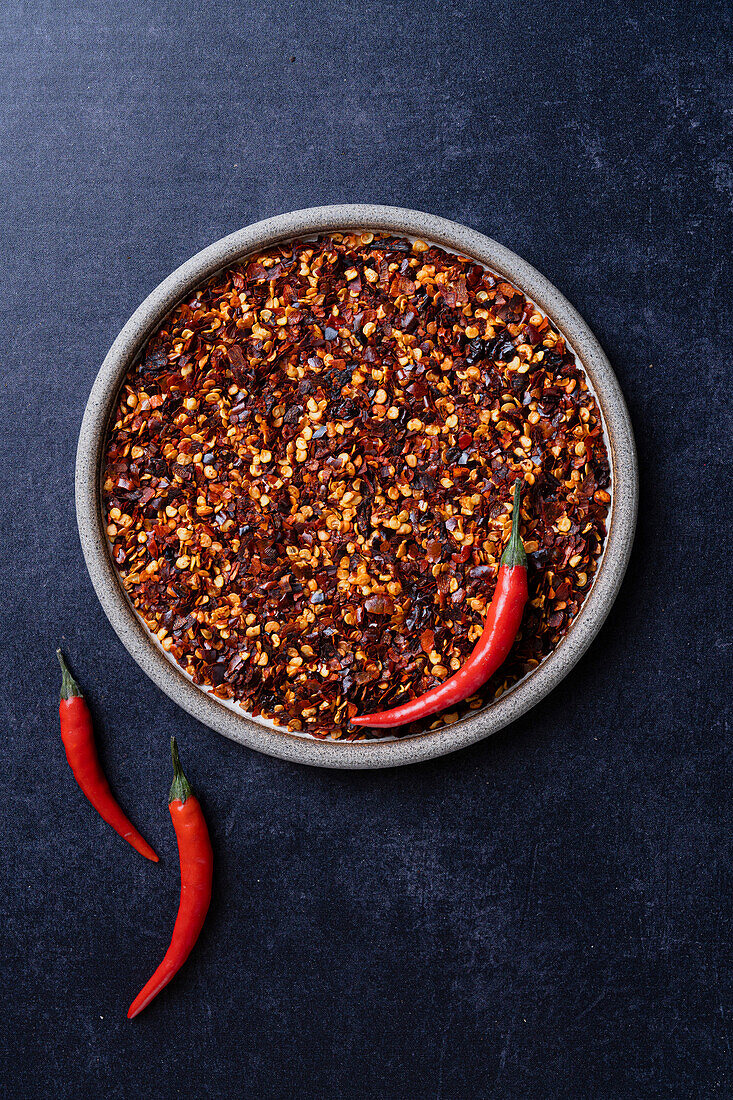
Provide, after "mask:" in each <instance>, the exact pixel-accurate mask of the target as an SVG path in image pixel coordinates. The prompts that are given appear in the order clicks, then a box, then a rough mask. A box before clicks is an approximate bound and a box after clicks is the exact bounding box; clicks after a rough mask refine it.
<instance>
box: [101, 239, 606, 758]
mask: <svg viewBox="0 0 733 1100" xmlns="http://www.w3.org/2000/svg"><path fill="white" fill-rule="evenodd" d="M104 476H105V480H104V502H105V507H106V519H107V533H108V536H109V540H110V544H111V549H112V555H113V558H114V561H115V562H116V565H117V568H118V570H119V573H120V576H121V578H122V581H123V584H124V586H125V588H126V590H127V592H128V594H129V596H130V597H131V599H132V601H133V603H134V605H135V607H136V608H137V610H138V612H139V613H140V615H141V616H142V618H143V619H144V621H145V622H146V624H147V626H148V628H149V629H150V630H151V631H152V632H153V633H154V634H155V635H156V636H157V638H158V639H159V640H160V642H161V643H162V645H163V647H164V648H165V649H166V650H167V651H168V652H169V653H170V654H172V655H173V656H174V657H175V658H176V660H177V661H178V662H179V663H180V664H181V665H182V666H183V668H184V669H186V671H187V672H188V673H190V674H191V676H192V677H193V679H194V680H195V681H196V683H198V684H201V685H205V686H208V687H210V688H211V689H212V690H213V692H214V694H215V695H217V696H219V697H221V698H226V699H233V700H235V701H236V702H238V703H239V704H241V705H242V707H244V708H245V709H246V710H248V711H250V712H251V713H253V714H255V715H258V714H262V715H264V716H265V717H268V718H272V719H274V721H276V722H277V723H279V724H281V725H284V726H287V728H288V729H289V730H303V731H305V732H308V733H311V734H313V735H315V736H316V737H321V738H323V737H333V738H341V737H344V738H348V739H358V738H361V737H363V736H365V735H366V736H369V734H368V732H367V733H366V734H365V731H363V730H361V729H359V730H357V728H356V727H353V726H350V724H349V719H350V717H351V716H353V715H355V714H356V713H365V712H369V711H376V710H380V709H384V708H385V707H388V706H392V705H395V704H396V703H398V702H404V701H405V700H407V699H409V698H412V697H413V696H415V695H419V694H422V693H423V692H425V691H427V690H428V689H429V688H431V687H434V686H435V685H436V684H437V683H439V682H440V681H442V680H444V679H445V678H446V677H448V676H450V675H451V674H452V673H453V672H455V671H456V669H458V668H459V667H460V665H461V664H462V663H463V661H464V660H465V658H466V657H467V656H468V654H469V653H470V652H471V649H472V648H473V646H474V644H475V642H476V641H477V639H478V638H479V636H480V634H481V629H482V623H483V617H484V614H485V611H486V608H487V606H488V604H489V602H490V601H491V597H492V594H493V590H494V586H495V581H496V575H497V570H498V562H499V558H500V556H501V552H502V550H503V549H504V546H505V545H506V540H507V536H508V533H509V529H510V525H511V503H510V496H511V488H512V484H513V481H514V479H515V478H516V477H517V476H520V477H522V478H523V479H524V483H525V485H524V500H523V505H522V528H521V530H522V536H523V539H524V543H525V546H526V549H527V552H528V554H529V591H530V602H529V604H528V605H527V608H526V611H525V616H524V620H523V625H522V628H521V631H520V634H519V636H518V638H517V642H516V643H515V646H514V649H513V650H512V653H511V654H510V656H509V658H508V660H507V662H506V664H505V665H504V666H503V667H502V668H501V669H500V670H499V672H498V673H497V675H496V676H494V677H493V679H492V680H491V681H489V683H488V684H487V685H486V686H485V688H484V690H483V692H482V693H481V695H477V696H473V697H472V698H471V699H470V700H467V701H466V703H464V704H463V705H462V707H461V708H459V709H458V710H456V711H454V712H453V713H451V714H447V715H443V716H438V717H437V718H433V719H430V720H427V721H426V723H425V727H426V728H428V727H429V728H433V727H435V726H438V725H441V724H443V723H445V722H448V723H450V722H454V721H456V720H457V719H458V718H459V717H461V716H462V715H463V714H464V713H466V712H468V711H469V710H471V709H478V708H479V707H481V706H483V705H484V703H485V702H487V701H489V700H491V699H492V698H493V697H495V696H496V695H498V694H500V693H501V692H502V691H503V690H505V689H506V688H507V686H509V685H510V684H512V683H513V682H515V681H516V680H517V679H518V678H519V677H521V676H523V675H524V674H525V673H526V672H527V671H529V670H530V669H531V668H533V667H534V666H535V665H536V664H538V663H539V661H540V660H541V659H542V658H543V657H544V656H545V655H546V654H548V653H549V652H550V651H551V650H552V649H553V647H554V646H555V645H556V644H557V642H558V641H559V640H560V638H561V637H562V636H563V634H564V633H565V632H566V631H567V628H568V625H569V623H570V622H571V620H572V619H573V616H574V615H576V614H577V612H578V609H579V607H580V605H581V604H582V602H583V599H584V597H585V595H586V593H587V592H588V589H589V587H590V584H591V579H592V577H593V574H594V572H595V570H596V567H597V563H598V558H599V556H600V554H601V551H602V547H603V542H604V539H605V532H606V526H605V525H606V516H607V512H608V505H609V502H610V494H609V491H608V489H609V464H608V456H607V453H606V449H605V445H604V442H603V437H602V428H601V419H600V415H599V411H598V407H597V405H596V402H595V400H594V398H593V396H592V394H591V393H590V392H589V390H588V387H587V384H586V380H585V376H584V374H583V371H582V369H581V368H580V366H579V365H578V364H577V362H576V361H575V358H574V356H573V355H572V353H570V352H569V351H568V350H567V349H566V346H565V342H564V340H563V337H562V336H561V335H560V334H559V333H558V331H557V330H556V329H555V328H554V327H553V325H552V324H551V323H550V322H549V321H548V320H547V319H546V318H545V317H543V316H542V315H541V314H540V313H539V312H538V311H537V310H536V308H535V306H534V305H533V304H532V303H531V302H529V301H527V300H526V298H525V297H524V295H523V294H522V293H521V292H520V291H518V290H517V289H516V288H515V287H513V286H512V285H510V284H509V283H507V282H506V281H504V280H503V279H501V278H500V277H498V276H495V275H492V274H491V273H490V272H488V271H486V270H485V269H484V268H482V267H480V266H478V265H477V264H476V263H475V262H473V261H472V260H470V259H465V258H462V257H458V256H454V255H452V254H450V253H448V252H445V251H444V250H442V249H440V248H437V247H432V246H428V245H427V244H425V243H424V242H422V241H415V242H410V241H407V240H402V239H396V238H393V237H380V236H376V235H373V234H371V233H364V234H361V235H359V234H356V235H341V234H333V235H332V236H328V237H322V238H320V239H318V240H317V241H306V240H299V241H295V242H294V243H288V244H283V245H281V246H278V247H276V248H272V249H270V250H268V251H267V252H263V253H261V254H259V255H256V256H254V257H250V258H249V259H246V260H244V261H242V263H241V264H240V265H238V266H236V267H233V268H231V269H229V270H228V271H225V272H224V273H222V274H220V275H217V276H215V277H214V278H212V279H211V280H210V281H209V282H207V283H206V284H205V285H204V286H202V287H201V288H200V289H199V290H197V291H196V292H195V293H192V294H191V295H190V296H189V297H188V298H187V299H186V300H185V301H184V302H183V303H182V304H181V305H179V306H177V307H176V309H174V310H173V312H172V313H171V314H170V316H169V317H168V318H167V320H166V321H165V323H164V324H163V326H162V327H161V328H160V330H159V331H158V332H157V333H156V334H155V335H154V336H153V337H152V338H151V339H150V341H149V343H148V345H147V348H146V350H145V353H144V355H143V357H142V359H141V360H140V362H139V363H138V364H137V366H136V367H134V368H133V369H132V370H131V371H130V373H129V375H128V377H127V379H126V381H125V384H124V387H123V389H122V392H121V395H120V400H119V404H118V408H117V412H116V416H115V422H114V425H113V428H112V430H111V432H110V435H109V439H108V442H107V447H106V462H105V475H104ZM420 728H421V727H420V725H419V724H416V725H414V726H411V727H406V728H404V729H403V730H401V731H398V732H400V733H407V732H410V733H414V732H417V731H418V730H419V729H420Z"/></svg>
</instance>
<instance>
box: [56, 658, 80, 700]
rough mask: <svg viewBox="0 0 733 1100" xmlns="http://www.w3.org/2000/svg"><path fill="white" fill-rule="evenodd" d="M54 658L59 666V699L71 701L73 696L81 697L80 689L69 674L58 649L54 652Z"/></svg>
mask: <svg viewBox="0 0 733 1100" xmlns="http://www.w3.org/2000/svg"><path fill="white" fill-rule="evenodd" d="M56 656H57V657H58V659H59V664H60V665H61V698H62V699H73V698H74V697H75V696H77V695H81V688H80V687H79V685H78V684H77V682H76V680H75V679H74V677H73V676H72V675H71V673H70V672H69V669H68V666H67V664H66V661H65V660H64V655H63V653H62V652H61V650H60V649H57V650H56Z"/></svg>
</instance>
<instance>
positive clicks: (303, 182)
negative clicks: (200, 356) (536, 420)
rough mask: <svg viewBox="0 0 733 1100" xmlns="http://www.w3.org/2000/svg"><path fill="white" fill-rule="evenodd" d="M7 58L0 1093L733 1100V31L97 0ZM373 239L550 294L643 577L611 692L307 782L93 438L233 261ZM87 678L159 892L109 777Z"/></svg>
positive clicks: (589, 664)
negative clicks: (94, 452)
mask: <svg viewBox="0 0 733 1100" xmlns="http://www.w3.org/2000/svg"><path fill="white" fill-rule="evenodd" d="M0 22H1V24H2V41H1V42H0V50H1V56H0V93H1V98H2V115H3V125H2V135H1V138H0V140H1V141H2V189H1V190H0V234H1V239H2V245H1V255H0V259H1V261H2V263H1V266H0V272H1V275H2V285H1V287H0V309H1V310H2V330H3V336H4V348H3V352H2V362H1V366H0V370H1V375H0V376H1V377H2V401H1V403H0V416H1V417H2V421H1V423H0V448H1V451H0V468H1V469H2V472H3V478H2V481H3V490H2V492H3V500H2V506H1V509H0V515H1V517H2V551H1V553H2V562H1V568H0V585H1V586H2V600H3V604H2V606H3V643H2V648H3V668H4V673H5V675H4V689H3V702H2V707H3V726H2V728H3V737H2V746H3V751H2V765H1V768H0V774H1V775H2V780H1V788H2V796H1V801H2V842H3V857H2V860H3V870H4V872H5V873H6V874H5V876H4V878H5V885H4V888H3V891H2V895H1V897H0V933H1V934H2V938H3V943H4V951H3V970H4V990H5V996H4V1004H3V1009H2V1012H1V1013H0V1034H1V1036H2V1064H1V1067H0V1082H1V1087H2V1095H3V1096H7V1097H18V1096H22V1097H26V1096H27V1097H46V1096H54V1097H59V1098H73V1100H76V1098H78V1097H92V1098H97V1097H101V1096H105V1097H114V1098H117V1097H124V1098H138V1097H147V1096H153V1095H155V1096H158V1097H164V1098H168V1097H178V1096H195V1097H200V1096H208V1097H229V1096H232V1097H234V1096H247V1097H253V1098H256V1100H259V1098H266V1100H269V1098H283V1100H285V1098H288V1100H289V1098H291V1097H327V1098H341V1097H344V1098H346V1097H348V1098H351V1097H368V1098H371V1097H375V1098H376V1097H380V1098H382V1097H383V1098H388V1100H392V1098H397V1100H399V1098H403V1097H404V1098H413V1097H420V1098H425V1100H432V1098H435V1100H438V1098H457V1100H465V1098H474V1097H477V1098H478V1097H480V1098H483V1097H502V1098H503V1097H511V1098H514V1097H516V1098H530V1097H531V1098H533V1100H534V1098H545V1097H580V1098H583V1100H585V1098H594V1097H604V1098H605V1097H610V1098H626V1097H628V1098H634V1100H636V1098H640V1097H644V1098H646V1097H691V1096H695V1097H698V1096H699V1097H703V1096H704V1097H709V1096H728V1095H731V1079H730V1076H729V1071H730V1063H729V1058H730V1046H729V1037H730V1016H729V1010H730V1004H731V1001H730V993H731V987H730V956H729V954H728V951H727V948H728V945H729V942H730V931H731V906H730V898H731V883H730V876H729V869H730V864H731V855H732V854H733V853H732V852H731V845H730V814H729V811H728V805H727V794H728V785H729V781H730V750H729V747H727V746H726V743H725V737H726V713H727V704H728V684H729V680H728V677H729V674H730V666H729V663H728V654H729V646H730V630H729V626H730V619H729V617H728V615H727V603H726V600H729V599H730V586H729V584H728V583H727V582H728V580H729V577H730V571H729V569H728V564H727V563H728V557H729V553H730V551H729V535H728V534H726V532H725V520H726V517H727V516H728V514H729V510H730V506H731V493H730V489H729V481H730V452H731V447H730V429H731V418H730V411H729V410H730V405H731V382H730V376H731V338H732V336H733V333H732V331H731V329H732V327H733V326H732V324H731V317H732V315H733V311H732V309H731V302H730V297H729V293H728V292H729V289H730V268H729V256H730V248H731V209H732V206H733V166H732V165H731V160H730V157H729V155H728V154H729V152H730V122H731V118H732V117H733V115H732V114H731V112H732V110H733V94H732V92H733V88H732V81H731V66H730V44H731V36H730V31H731V28H730V9H729V7H728V5H727V4H724V3H716V2H710V0H708V2H705V3H697V4H687V3H682V2H679V3H663V2H660V3H648V4H642V3H638V2H633V0H632V2H631V3H628V2H619V0H605V2H604V3H600V2H599V3H597V4H594V3H588V4H577V3H563V4H559V3H552V2H547V0H546V2H545V3H542V4H540V5H536V4H532V3H527V2H525V0H508V2H505V3H502V4H482V3H460V2H456V0H448V2H447V3H444V4H440V3H433V2H431V3H424V2H423V0H414V2H411V3H403V2H400V0H387V2H384V0H382V2H379V3H372V4H366V3H364V0H336V2H333V3H330V4H326V3H319V2H316V3H311V2H308V0H284V2H283V3H280V4H275V3H274V2H272V3H266V2H264V0H257V2H254V3H237V2H236V0H229V2H223V0H218V2H211V3H208V2H205V0H200V2H198V3H193V2H183V3H171V2H168V3H161V2H156V3H151V4H146V3H143V2H142V0H138V2H129V0H122V2H120V0H114V2H112V0H106V2H102V3H96V4H80V3H78V2H73V0H65V2H64V0H55V2H47V3H43V2H37V3H20V2H18V3H6V4H4V5H3V6H2V14H1V15H0ZM339 201H377V202H386V203H391V204H394V205H397V206H409V207H417V208H421V209H423V210H427V211H431V212H433V213H436V214H442V215H445V216H447V217H449V218H454V219H456V220H458V221H461V222H465V223H466V224H468V225H471V226H473V227H475V228H476V229H479V230H482V231H484V232H486V233H488V234H490V235H491V236H494V237H496V238H497V239H498V240H500V241H502V242H503V243H504V244H506V245H508V246H509V247H510V248H512V249H514V250H515V251H517V252H518V253H520V254H521V255H522V256H524V257H525V258H526V259H527V260H529V261H530V262H531V263H533V264H535V265H536V266H537V267H538V268H539V269H540V270H541V271H542V272H544V273H545V274H546V275H547V276H548V277H549V278H550V279H551V280H552V281H553V282H554V283H555V284H556V285H557V286H558V287H560V288H561V290H562V291H563V292H564V293H565V294H566V295H567V296H568V297H569V298H570V299H571V301H573V302H574V304H575V305H576V306H577V307H578V308H579V310H580V311H581V313H582V314H583V315H584V316H585V318H586V319H587V320H588V322H589V323H590V325H591V327H592V328H594V329H595V331H596V333H597V334H598V336H599V338H600V340H601V342H602V343H603V345H604V346H605V348H606V349H607V351H608V353H609V355H610V356H611V359H612V361H613V363H614V365H615V368H616V371H617V373H618V377H619V379H620V382H621V385H622V387H623V390H624V392H625V394H626V396H627V399H628V402H629V406H630V410H631V414H632V417H633V420H634V424H635V429H636V433H637V440H638V445H639V458H640V468H641V478H642V501H641V518H640V524H639V531H638V537H637V543H636V549H635V553H634V557H633V559H632V564H631V567H630V570H629V573H628V575H627V579H626V582H625V584H624V587H623V590H622V592H621V595H620V597H619V599H618V601H617V603H616V606H615V608H614V610H613V612H612V614H611V616H610V618H609V620H608V622H607V625H606V626H605V628H604V629H603V631H602V633H601V635H600V637H599V638H598V640H597V641H596V642H595V644H594V645H593V647H592V648H591V650H590V652H589V653H588V655H587V656H586V657H585V659H584V660H583V662H582V663H581V664H580V666H579V667H578V668H576V669H575V671H574V672H573V673H572V674H571V675H570V676H569V677H568V678H567V679H566V680H565V681H564V683H563V684H562V685H561V686H560V687H559V688H558V689H557V690H556V691H555V692H554V693H553V694H552V695H551V696H550V697H549V698H548V699H546V700H545V701H544V702H543V703H542V704H541V705H540V706H538V707H537V708H536V709H535V710H534V711H532V712H531V714H529V715H528V716H526V717H525V718H524V719H523V720H522V721H520V722H518V723H516V724H515V725H514V726H513V727H512V728H511V729H509V730H506V731H504V732H503V733H502V734H500V735H499V736H497V737H495V738H494V739H493V740H491V741H490V742H486V743H484V744H481V745H478V746H476V747H475V748H473V749H471V750H469V751H466V752H463V753H460V754H457V755H455V756H452V757H449V758H447V759H444V760H439V761H436V762H435V763H431V764H427V765H422V766H419V767H413V768H406V769H404V770H400V771H396V772H381V773H363V774H349V773H341V774H339V773H336V772H327V771H318V770H314V769H308V768H304V767H296V766H292V765H289V764H286V763H283V762H281V761H278V760H273V759H269V758H266V757H264V756H259V755H256V754H254V753H252V752H249V751H246V750H245V749H242V748H240V747H238V746H237V745H235V744H232V743H230V742H227V741H225V740H224V739H223V738H220V737H218V736H217V735H216V734H214V733H212V732H211V731H209V730H207V729H205V728H203V727H202V726H199V725H197V724H196V722H194V721H193V720H192V719H191V718H189V717H188V716H187V715H185V714H183V713H182V712H181V711H179V710H177V709H176V707H175V706H174V705H173V703H171V702H170V701H169V700H168V699H167V698H164V697H163V696H162V695H161V694H160V692H158V691H157V689H156V688H154V687H153V685H152V684H151V683H150V682H149V681H148V680H147V679H146V678H145V676H144V675H143V674H142V672H141V671H140V670H139V669H138V667H137V666H136V665H135V664H134V663H133V661H132V660H131V659H130V658H129V657H128V655H127V653H126V652H125V650H124V649H123V648H122V646H121V645H120V643H119V642H118V640H117V638H116V637H115V635H114V634H113V632H112V630H111V628H110V626H109V625H108V623H107V621H106V619H105V617H104V615H103V613H102V611H101V609H100V607H99V605H98V603H97V600H96V598H95V596H94V592H93V591H92V587H91V584H90V582H89V580H88V578H87V574H86V571H85V569H84V565H83V561H82V557H81V552H80V549H79V544H78V540H77V534H76V529H75V523H74V509H73V500H72V473H73V461H74V453H75V446H76V436H77V431H78V427H79V423H80V420H81V415H82V410H83V408H84V404H85V401H86V398H87V394H88V392H89V389H90V386H91V384H92V380H93V378H94V376H95V374H96V371H97V369H98V367H99V364H100V362H101V360H102V358H103V356H104V354H105V352H106V350H107V348H108V346H109V345H110V343H111V342H112V340H113V338H114V336H115V335H116V333H117V332H118V331H119V329H120V327H121V326H122V324H123V323H124V321H125V320H126V319H127V317H128V316H129V314H130V313H131V312H132V310H133V309H134V308H135V307H136V306H137V305H138V304H139V302H140V301H141V300H142V299H143V297H144V296H145V295H146V294H147V293H148V292H149V291H150V290H151V289H152V288H153V287H154V286H155V285H156V284H157V283H158V282H159V281H160V280H161V279H162V278H163V277H164V276H165V275H167V274H168V273H169V272H170V271H171V270H172V269H173V268H174V267H176V266H177V265H178V264H180V263H181V262H182V261H183V260H185V259H187V258H188V257H189V256H191V255H192V254H193V253H194V252H196V251H198V250H199V249H200V248H202V247H203V246H204V245H206V244H209V243H210V242H211V241H214V240H216V239H217V238H218V237H220V236H222V235H224V234H225V233H228V232H230V231H231V230H234V229H237V228H239V227H240V226H242V225H246V224H247V223H249V222H252V221H254V220H257V219H259V218H262V217H266V216H269V215H272V214H276V213H280V212H282V211H286V210H291V209H295V208H298V207H304V206H309V205H315V204H320V203H328V202H339ZM725 592H727V595H725ZM58 639H62V641H63V645H64V647H65V649H66V650H67V652H68V654H69V657H70V660H71V661H72V663H73V666H74V667H75V669H76V671H77V673H78V675H79V678H80V679H81V680H82V681H83V683H84V685H85V686H86V687H87V688H88V691H89V695H90V697H91V699H92V702H93V705H94V708H95V712H96V715H97V717H98V724H99V732H100V742H101V746H102V751H103V756H104V760H105V763H106V766H107V769H108V772H109V774H110V776H111V778H112V780H113V783H114V786H115V788H116V789H117V791H118V792H119V795H120V798H121V801H122V802H123V803H124V805H125V806H126V807H127V808H128V809H129V811H130V813H131V815H132V816H133V817H134V818H135V820H136V822H137V823H138V824H139V825H140V827H141V828H142V830H143V831H144V833H145V835H146V836H147V837H148V838H149V839H150V840H151V841H152V842H153V843H154V844H155V846H156V847H157V848H158V850H159V851H160V852H161V854H162V856H163V862H162V863H161V865H160V866H158V867H154V866H151V865H150V864H147V863H145V862H144V861H143V860H142V859H140V858H139V856H137V855H136V854H135V853H134V852H133V851H132V850H131V849H129V848H128V847H127V846H126V845H125V844H124V843H123V842H122V841H120V840H119V839H118V838H117V837H116V836H115V835H114V834H113V833H112V832H111V830H109V829H108V828H107V827H106V826H104V825H103V823H102V822H101V821H100V820H99V819H98V818H97V817H96V816H95V815H94V813H93V812H92V811H91V809H90V808H89V806H88V805H87V804H86V803H85V802H84V800H83V798H82V796H81V795H80V793H79V791H78V790H77V788H76V787H75V785H74V783H73V781H72V779H71V776H70V774H69V772H68V769H67V766H66V764H65V761H64V757H63V751H62V747H61V744H60V740H59V737H58V732H57V715H56V703H55V700H56V693H57V687H58V669H57V668H56V665H55V658H54V648H55V646H56V644H57V640H58ZM173 732H175V733H176V734H177V735H178V737H179V740H180V745H181V753H182V756H183V759H184V764H185V765H187V770H188V772H189V776H190V779H191V781H192V782H193V784H194V785H195V787H196V789H197V790H198V791H199V793H200V795H201V799H202V801H203V803H204V805H205V808H206V812H207V814H208V817H209V819H210V822H211V829H212V834H213V843H214V847H215V851H216V861H217V869H216V895H215V901H214V904H213V906H212V910H211V914H210V918H209V921H208V923H207V926H206V929H205V931H204V934H203V937H202V940H201V942H200V944H199V946H198V948H197V950H196V952H195V954H194V955H193V956H192V958H191V960H190V963H189V965H188V966H187V968H186V970H185V972H184V973H183V974H182V975H181V976H180V977H179V979H178V980H177V981H176V982H175V984H174V985H173V986H172V987H170V988H169V990H168V991H167V992H166V993H165V994H164V995H163V996H161V997H160V998H159V999H158V1000H157V1001H156V1002H155V1004H154V1005H153V1006H152V1007H151V1009H150V1010H149V1011H148V1012H146V1014H145V1015H143V1016H142V1017H141V1018H140V1019H138V1020H136V1021H135V1022H134V1023H129V1022H128V1021H127V1020H126V1019H125V1011H126V1008H127V1005H128V1003H129V1002H130V1000H131V998H132V997H133V995H134V994H135V993H136V992H137V990H138V988H139V987H140V986H141V985H142V983H143V981H144V980H145V979H146V978H147V977H148V975H149V973H150V972H151V971H152V969H153V968H154V966H155V965H156V964H157V962H158V960H159V958H160V956H161V955H162V952H163V950H164V948H165V946H166V945H167V942H168V937H169V934H170V928H171V922H172V916H173V913H174V911H175V905H176V901H177V892H178V876H177V859H176V853H175V844H174V838H173V834H172V831H171V827H170V820H169V818H168V814H167V810H166V807H165V802H166V792H167V788H168V784H169V775H170V767H169V757H168V737H169V736H170V734H171V733H173Z"/></svg>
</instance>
